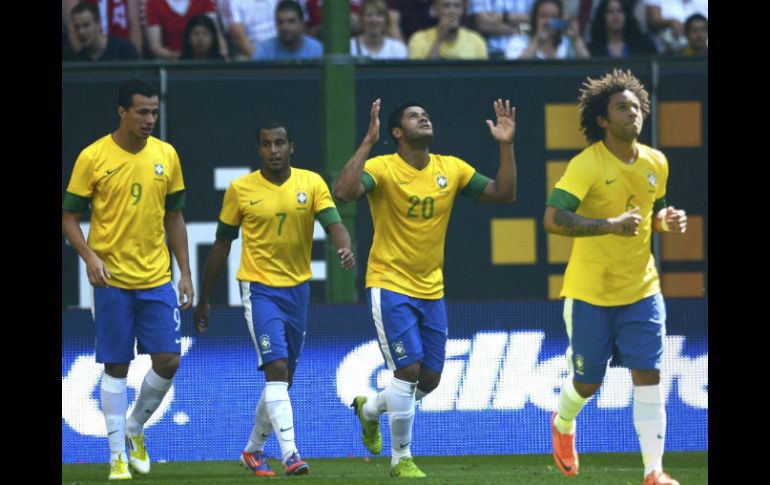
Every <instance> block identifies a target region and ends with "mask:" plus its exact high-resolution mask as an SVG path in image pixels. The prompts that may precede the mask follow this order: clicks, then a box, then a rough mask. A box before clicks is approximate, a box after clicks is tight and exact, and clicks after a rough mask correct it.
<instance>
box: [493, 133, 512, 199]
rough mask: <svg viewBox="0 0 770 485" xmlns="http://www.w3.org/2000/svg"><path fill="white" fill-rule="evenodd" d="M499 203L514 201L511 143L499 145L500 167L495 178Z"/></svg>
mask: <svg viewBox="0 0 770 485" xmlns="http://www.w3.org/2000/svg"><path fill="white" fill-rule="evenodd" d="M495 183H496V184H497V191H498V194H499V196H500V200H499V202H513V201H514V200H516V159H515V156H514V154H513V143H500V167H499V168H498V169H497V176H496V177H495Z"/></svg>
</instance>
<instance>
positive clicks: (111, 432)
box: [107, 429, 119, 436]
mask: <svg viewBox="0 0 770 485" xmlns="http://www.w3.org/2000/svg"><path fill="white" fill-rule="evenodd" d="M118 431H119V430H117V429H116V430H115V431H110V432H109V433H107V436H109V435H111V434H115V433H117V432H118Z"/></svg>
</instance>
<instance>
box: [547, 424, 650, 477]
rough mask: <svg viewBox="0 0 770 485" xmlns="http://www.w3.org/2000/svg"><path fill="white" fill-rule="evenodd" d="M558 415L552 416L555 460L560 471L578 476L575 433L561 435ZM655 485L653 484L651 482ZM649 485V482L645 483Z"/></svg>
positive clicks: (567, 474)
mask: <svg viewBox="0 0 770 485" xmlns="http://www.w3.org/2000/svg"><path fill="white" fill-rule="evenodd" d="M555 419H556V413H553V414H552V415H551V444H552V448H553V459H554V461H555V462H556V466H557V467H559V470H561V472H562V473H563V474H565V475H566V476H568V477H572V476H575V475H577V472H578V468H579V467H580V463H579V462H578V454H577V450H575V433H572V434H564V433H559V430H557V429H556V425H555V424H554V420H555ZM650 483H653V482H650ZM644 485H647V482H646V481H645V482H644Z"/></svg>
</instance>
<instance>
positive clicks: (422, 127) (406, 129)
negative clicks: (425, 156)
mask: <svg viewBox="0 0 770 485" xmlns="http://www.w3.org/2000/svg"><path fill="white" fill-rule="evenodd" d="M401 133H402V134H403V135H404V138H403V139H404V141H406V142H408V143H411V142H416V141H428V142H430V141H431V140H433V124H432V123H431V122H430V118H429V117H428V113H426V112H425V110H424V109H422V108H420V107H419V106H410V107H409V108H407V109H405V110H404V114H403V115H401Z"/></svg>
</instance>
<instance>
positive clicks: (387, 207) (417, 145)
mask: <svg viewBox="0 0 770 485" xmlns="http://www.w3.org/2000/svg"><path fill="white" fill-rule="evenodd" d="M380 105H381V100H379V99H377V100H376V101H374V103H372V107H371V111H370V121H369V129H368V130H367V133H366V135H365V136H364V139H363V141H362V142H361V145H360V146H359V147H358V149H357V150H356V152H355V153H354V154H353V157H352V158H351V159H350V160H349V161H348V162H347V164H346V165H345V167H344V168H343V169H342V172H341V173H340V175H339V177H338V178H337V181H336V182H335V184H334V195H335V197H337V198H338V199H339V200H342V201H344V202H352V201H356V200H358V199H359V198H361V197H362V196H363V195H364V194H366V195H367V198H368V199H369V207H370V209H371V212H372V219H373V221H374V241H373V243H372V248H371V251H370V253H369V263H368V265H367V270H366V292H367V300H368V301H369V305H370V307H371V315H373V318H374V324H375V327H376V328H377V336H378V339H379V343H380V349H381V351H382V355H383V357H384V359H385V363H386V365H387V368H388V369H390V370H392V371H393V379H392V381H391V382H390V384H389V385H388V387H387V388H385V389H384V390H383V391H382V392H380V393H379V394H377V396H376V397H367V396H357V397H356V398H355V399H354V400H353V403H352V405H351V406H352V407H353V408H354V409H355V411H356V414H357V416H358V419H359V421H360V423H361V427H362V431H363V442H364V446H366V448H367V449H368V450H369V451H370V452H371V453H374V454H379V453H380V452H381V451H382V434H381V433H380V425H379V417H380V415H382V414H383V413H385V412H387V413H388V420H389V423H390V435H391V441H390V442H391V462H390V466H391V475H392V476H396V477H404V478H409V477H424V476H425V474H424V473H423V472H422V471H421V470H420V469H419V468H418V467H417V465H416V464H415V463H414V460H413V458H412V452H411V447H410V443H411V442H412V427H413V424H414V410H415V403H416V401H419V400H421V399H422V398H423V397H425V396H426V395H427V394H428V393H430V392H431V391H433V390H434V389H435V388H436V387H437V386H438V384H439V381H440V380H441V372H442V371H443V368H444V358H445V351H446V343H447V332H448V323H447V317H446V309H445V300H444V281H443V280H444V278H443V274H442V271H443V266H444V244H445V241H446V231H447V225H448V223H449V217H450V215H451V211H452V205H453V203H454V200H455V197H456V196H457V195H464V196H466V197H470V198H472V199H475V200H479V201H485V202H494V203H497V204H506V203H510V202H513V201H514V200H515V198H516V162H515V159H514V153H513V138H514V134H515V130H516V125H515V114H516V109H515V108H511V105H510V101H508V100H506V101H505V103H503V101H502V100H501V99H498V100H497V101H495V102H494V103H493V108H494V112H495V115H496V124H495V123H494V122H492V121H491V120H487V121H486V123H487V126H488V128H489V132H490V134H491V135H492V138H493V139H494V140H495V141H496V142H497V143H498V145H499V153H500V155H499V156H500V159H499V160H500V165H499V168H498V171H497V176H496V179H495V180H490V179H489V178H487V177H485V176H484V175H481V174H480V173H478V172H476V170H474V168H473V167H471V166H470V165H469V164H468V163H466V162H465V161H463V160H461V159H459V158H456V157H452V156H446V155H436V154H433V153H430V151H429V147H430V143H431V141H432V140H433V125H432V123H431V120H430V118H429V117H428V113H427V112H426V110H425V108H423V106H422V105H420V104H419V103H417V102H412V101H410V102H407V103H404V104H402V105H401V106H399V107H397V108H396V109H395V110H394V111H393V113H392V114H391V116H390V118H389V119H388V131H389V134H390V136H391V138H393V140H394V141H395V142H396V144H397V146H398V150H397V152H396V153H393V154H389V155H383V156H379V157H375V158H371V159H369V160H366V158H367V157H368V156H369V152H370V151H371V149H372V148H373V147H374V145H375V144H376V143H377V141H378V140H379V137H380V120H379V113H380Z"/></svg>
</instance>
